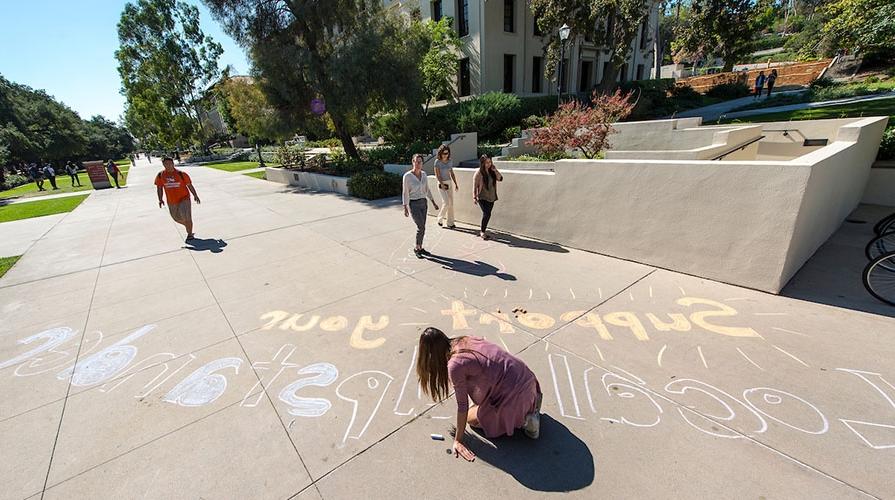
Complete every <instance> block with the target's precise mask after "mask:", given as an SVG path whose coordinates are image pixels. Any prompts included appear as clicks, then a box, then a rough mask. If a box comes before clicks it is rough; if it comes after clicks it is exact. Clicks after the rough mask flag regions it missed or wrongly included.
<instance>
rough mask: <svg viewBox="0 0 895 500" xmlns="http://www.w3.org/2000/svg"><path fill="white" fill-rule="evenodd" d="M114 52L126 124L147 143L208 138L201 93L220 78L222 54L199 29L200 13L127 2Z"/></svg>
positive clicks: (180, 6) (167, 0)
mask: <svg viewBox="0 0 895 500" xmlns="http://www.w3.org/2000/svg"><path fill="white" fill-rule="evenodd" d="M118 40H119V42H120V47H119V49H118V50H117V51H116V52H115V57H116V59H117V60H118V73H119V75H120V76H121V84H122V94H124V96H125V98H126V101H127V103H126V106H127V107H126V110H125V121H126V123H127V124H128V127H129V128H130V129H131V130H132V131H133V132H134V133H135V134H137V135H138V136H139V137H140V138H141V139H143V140H144V141H145V142H147V143H151V144H156V145H159V146H164V147H179V146H180V145H182V144H183V143H187V144H191V143H193V142H195V141H201V140H203V138H205V137H207V136H208V133H207V132H206V130H205V127H204V124H203V123H202V119H201V108H202V99H203V90H204V89H205V88H207V87H208V85H209V84H211V83H212V82H213V81H214V80H216V79H217V77H218V75H219V74H220V72H219V70H218V63H217V62H218V58H219V57H220V55H221V53H222V52H223V49H222V48H221V46H220V45H219V44H218V43H216V42H215V41H214V40H212V39H211V38H210V37H207V36H205V34H204V33H203V32H202V30H201V28H200V27H199V10H198V9H197V8H196V7H194V6H192V5H188V4H186V3H184V2H182V1H178V0H137V1H136V3H128V4H127V5H125V7H124V11H123V12H122V13H121V20H120V21H119V22H118Z"/></svg>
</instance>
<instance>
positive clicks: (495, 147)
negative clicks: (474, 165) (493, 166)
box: [476, 144, 503, 158]
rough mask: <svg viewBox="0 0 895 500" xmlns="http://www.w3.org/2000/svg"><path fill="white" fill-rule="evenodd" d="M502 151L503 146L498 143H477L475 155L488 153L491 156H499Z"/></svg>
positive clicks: (479, 155)
mask: <svg viewBox="0 0 895 500" xmlns="http://www.w3.org/2000/svg"><path fill="white" fill-rule="evenodd" d="M502 153H503V147H502V146H501V145H499V144H479V148H478V150H476V155H477V156H478V157H479V158H481V156H482V155H488V156H490V157H491V158H494V157H495V156H500V155H501V154H502Z"/></svg>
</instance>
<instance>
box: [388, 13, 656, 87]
mask: <svg viewBox="0 0 895 500" xmlns="http://www.w3.org/2000/svg"><path fill="white" fill-rule="evenodd" d="M400 3H401V4H402V6H403V7H404V8H405V9H407V8H417V7H418V8H419V9H420V14H421V15H422V18H423V19H434V20H438V19H441V18H442V17H450V18H452V19H453V21H454V29H456V30H457V33H458V34H459V35H460V38H461V40H462V41H463V42H464V43H463V49H462V52H463V54H462V55H463V59H462V60H461V63H460V72H459V75H458V77H457V90H458V93H459V95H461V96H465V95H476V94H482V93H485V92H491V91H496V92H511V93H514V94H518V95H545V94H555V93H556V85H555V80H556V79H555V78H554V77H550V78H548V77H546V76H545V75H544V66H545V65H546V60H547V59H546V57H545V54H544V47H545V42H544V41H543V40H542V34H541V33H540V32H539V30H538V28H537V26H536V24H535V18H534V16H533V14H532V12H531V9H530V8H529V5H528V2H527V1H526V0H419V1H403V2H400ZM658 19H659V6H658V3H655V2H654V3H653V4H652V6H651V8H650V14H649V17H648V19H647V20H646V22H644V23H643V25H641V27H640V29H639V30H638V34H637V36H636V37H635V38H634V40H633V41H632V43H631V48H632V50H631V53H630V56H629V58H628V63H627V64H626V65H625V67H624V68H622V70H621V73H620V74H619V75H618V80H620V81H627V80H642V79H646V78H651V77H652V75H653V67H654V62H655V61H654V59H655V57H654V55H655V52H654V39H655V36H656V31H657V26H658ZM552 36H559V35H558V34H556V33H554V34H552ZM592 39H593V37H591V36H585V35H583V34H579V36H574V34H573V37H572V39H570V40H568V41H567V42H566V50H565V58H564V59H565V61H566V62H565V65H566V66H565V67H566V68H568V70H567V71H564V73H565V78H564V80H565V83H564V85H563V92H573V93H574V92H587V91H589V90H591V88H593V86H594V85H595V84H597V83H599V82H600V80H601V79H602V78H603V73H604V72H605V71H606V70H607V68H608V64H609V63H608V53H607V52H606V51H605V50H603V49H602V48H601V47H598V46H596V45H595V44H594V43H593V41H592Z"/></svg>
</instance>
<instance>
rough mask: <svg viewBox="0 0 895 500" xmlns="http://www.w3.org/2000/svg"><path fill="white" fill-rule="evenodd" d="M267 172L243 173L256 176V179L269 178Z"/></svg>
mask: <svg viewBox="0 0 895 500" xmlns="http://www.w3.org/2000/svg"><path fill="white" fill-rule="evenodd" d="M266 174H267V172H251V173H248V174H242V175H247V176H249V177H254V178H256V179H263V180H267V177H266Z"/></svg>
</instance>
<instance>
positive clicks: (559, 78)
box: [556, 23, 572, 104]
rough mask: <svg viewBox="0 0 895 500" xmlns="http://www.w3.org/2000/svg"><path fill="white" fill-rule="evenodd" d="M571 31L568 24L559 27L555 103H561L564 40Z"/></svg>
mask: <svg viewBox="0 0 895 500" xmlns="http://www.w3.org/2000/svg"><path fill="white" fill-rule="evenodd" d="M571 31H572V28H570V27H569V25H568V24H565V23H563V25H562V27H561V28H560V29H559V66H558V67H557V69H556V73H557V77H556V80H557V88H558V90H559V91H558V92H557V96H556V100H557V104H562V84H563V79H564V78H565V76H566V75H565V71H564V70H565V68H563V61H565V58H566V40H568V39H569V33H570V32H571Z"/></svg>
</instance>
